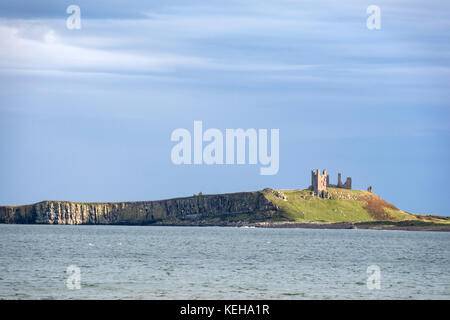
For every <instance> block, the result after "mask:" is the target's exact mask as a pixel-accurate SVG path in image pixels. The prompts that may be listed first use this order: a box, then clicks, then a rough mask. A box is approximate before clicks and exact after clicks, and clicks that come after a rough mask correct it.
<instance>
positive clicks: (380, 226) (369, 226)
mask: <svg viewBox="0 0 450 320" xmlns="http://www.w3.org/2000/svg"><path fill="white" fill-rule="evenodd" d="M152 225H154V226H178V227H185V226H192V227H238V228H239V227H240V228H284V229H286V228H292V229H294V228H295V229H354V230H358V229H361V230H402V231H440V232H446V231H447V232H450V225H443V224H430V225H414V224H413V222H411V223H410V224H409V225H408V224H407V223H404V222H402V223H392V222H386V223H379V222H375V223H366V222H355V223H353V222H338V223H316V222H244V221H239V222H206V221H202V222H183V223H173V224H167V223H157V224H152Z"/></svg>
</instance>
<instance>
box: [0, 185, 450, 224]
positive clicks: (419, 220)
mask: <svg viewBox="0 0 450 320" xmlns="http://www.w3.org/2000/svg"><path fill="white" fill-rule="evenodd" d="M327 195H328V197H327V198H321V197H317V196H315V195H314V193H313V192H312V191H310V190H308V189H305V190H273V189H270V188H267V189H264V190H262V191H254V192H238V193H228V194H217V195H202V194H199V195H195V196H192V197H185V198H175V199H168V200H158V201H140V202H91V203H85V202H70V201H42V202H39V203H35V204H30V205H23V206H0V223H11V224H13V223H16V224H17V223H26V224H65V225H80V224H115V225H227V226H243V225H247V226H259V227H295V226H300V227H301V226H303V227H304V226H305V225H306V224H309V226H310V227H320V228H322V227H326V228H335V227H336V228H355V227H358V228H389V229H392V228H393V227H400V228H402V229H404V228H410V229H411V228H412V227H414V228H416V227H417V228H422V229H423V228H424V227H426V228H429V227H433V228H435V227H436V226H438V227H439V228H440V229H442V228H444V229H445V230H450V218H449V217H440V216H435V215H420V214H411V213H408V212H405V211H402V210H400V209H398V208H396V207H395V206H394V205H392V204H390V203H388V202H386V201H384V200H383V199H382V198H380V197H379V196H377V195H375V194H373V193H371V192H368V191H361V190H346V189H342V188H328V193H327ZM332 224H334V225H332Z"/></svg>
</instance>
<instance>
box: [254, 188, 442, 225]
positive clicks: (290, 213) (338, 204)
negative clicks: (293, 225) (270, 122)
mask: <svg viewBox="0 0 450 320" xmlns="http://www.w3.org/2000/svg"><path fill="white" fill-rule="evenodd" d="M263 193H264V196H265V197H266V198H267V199H268V200H269V201H270V202H272V203H274V204H275V205H276V206H277V207H278V211H277V213H276V216H275V217H274V219H276V220H279V221H292V222H318V223H337V222H374V221H391V222H399V221H416V222H430V223H449V224H450V219H448V218H447V217H440V216H432V215H419V214H411V213H407V212H405V211H402V210H399V209H398V208H396V207H395V206H394V205H392V204H390V203H388V202H386V201H384V200H383V199H381V198H380V197H379V196H377V195H375V194H373V193H370V192H367V191H361V190H347V189H340V188H339V189H338V188H328V193H329V194H330V199H321V198H318V197H315V196H313V195H311V191H310V190H279V191H276V190H270V189H266V190H264V191H263Z"/></svg>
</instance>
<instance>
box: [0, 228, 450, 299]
mask: <svg viewBox="0 0 450 320" xmlns="http://www.w3.org/2000/svg"><path fill="white" fill-rule="evenodd" d="M372 265H375V266H378V267H379V269H380V289H369V288H368V286H367V279H368V278H369V277H370V276H371V273H370V272H369V273H367V268H368V267H369V266H372ZM69 266H76V267H78V268H79V270H80V289H69V287H68V286H67V279H68V277H69V276H70V274H68V273H66V271H67V268H68V267H69ZM449 298H450V233H447V232H442V233H440V232H416V231H378V230H317V229H316V230H314V229H259V228H230V227H162V226H161V227H155V226H59V225H0V299H449Z"/></svg>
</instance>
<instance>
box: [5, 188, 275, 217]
mask: <svg viewBox="0 0 450 320" xmlns="http://www.w3.org/2000/svg"><path fill="white" fill-rule="evenodd" d="M276 210H277V207H276V206H275V205H274V204H273V203H272V202H270V201H268V200H267V199H266V198H265V197H264V194H263V192H260V191H256V192H240V193H230V194H220V195H198V196H193V197H187V198H176V199H169V200H159V201H142V202H118V203H80V202H69V201H43V202H39V203H36V204H32V205H24V206H3V207H0V223H28V224H131V225H141V224H154V223H161V224H166V223H167V224H176V223H183V222H189V221H191V222H192V221H196V220H208V219H224V218H225V219H226V218H229V217H233V216H235V215H241V214H244V215H245V214H249V215H253V214H256V213H258V214H261V213H262V214H264V213H269V212H273V211H276Z"/></svg>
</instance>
